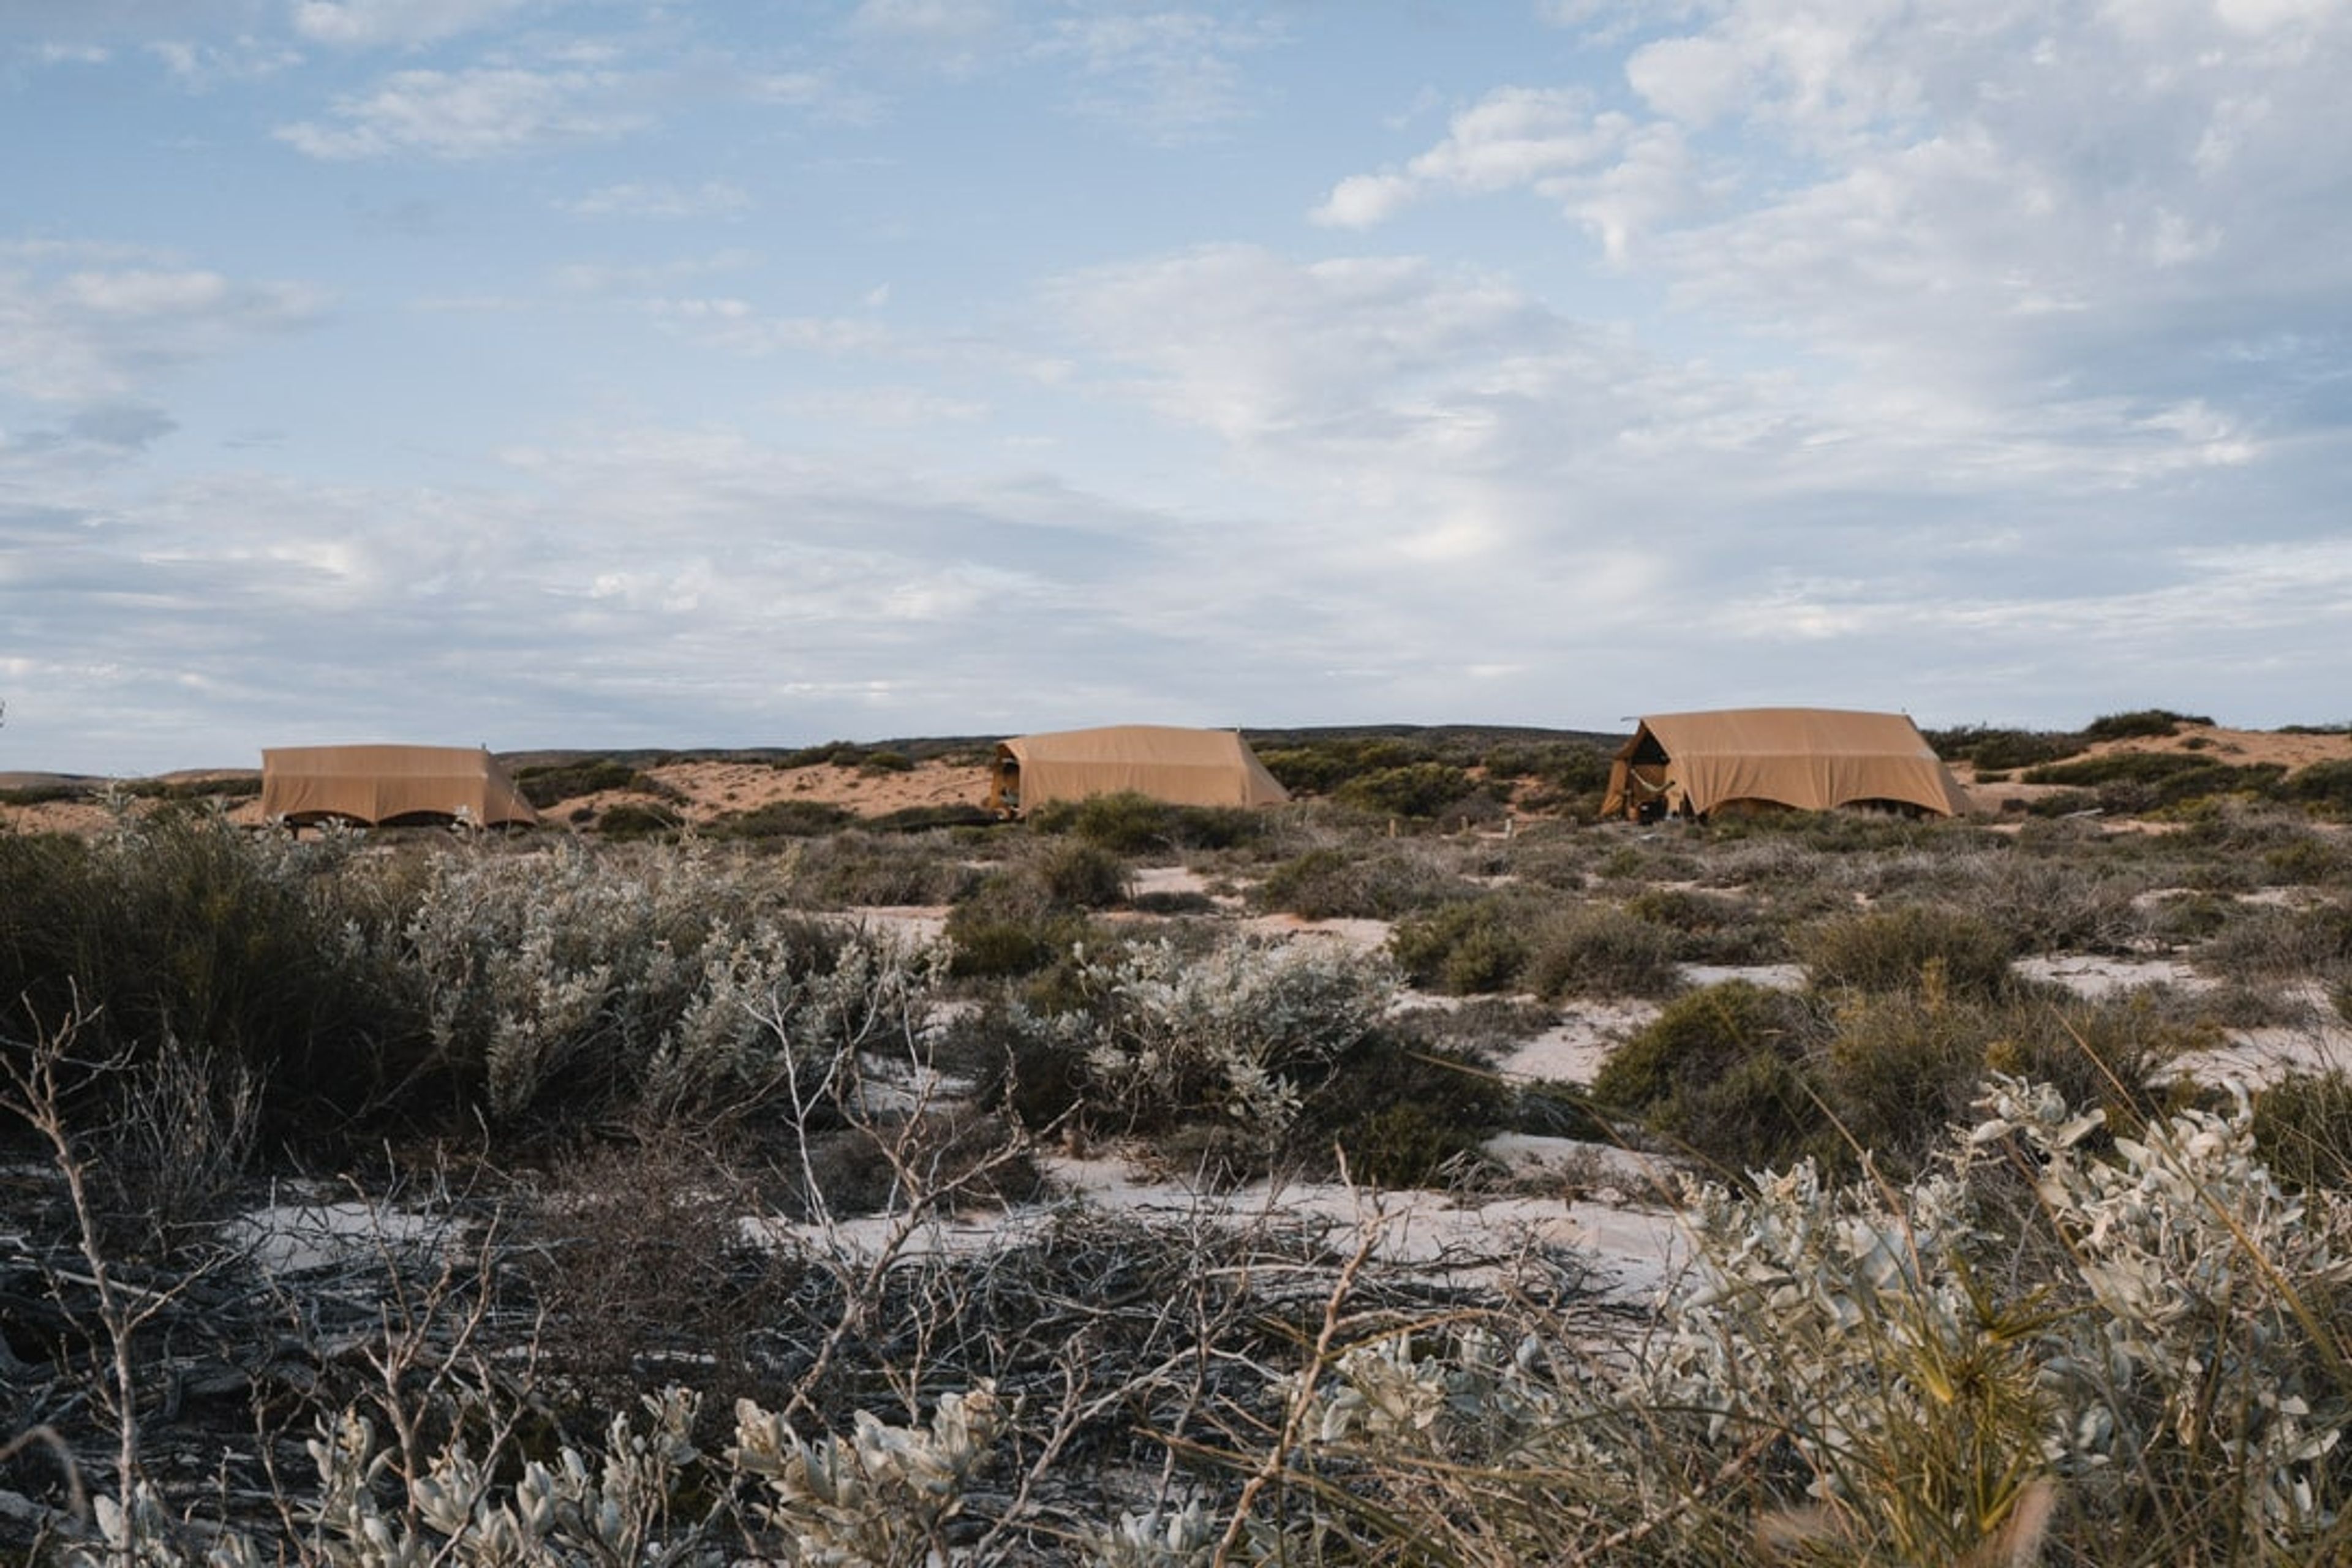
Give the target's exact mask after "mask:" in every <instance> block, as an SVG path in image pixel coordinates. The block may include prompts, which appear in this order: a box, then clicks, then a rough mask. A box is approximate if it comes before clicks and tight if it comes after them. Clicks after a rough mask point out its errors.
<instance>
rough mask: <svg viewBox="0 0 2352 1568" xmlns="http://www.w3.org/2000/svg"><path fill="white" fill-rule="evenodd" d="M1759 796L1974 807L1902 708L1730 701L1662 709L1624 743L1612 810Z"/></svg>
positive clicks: (1716, 804) (1941, 811)
mask: <svg viewBox="0 0 2352 1568" xmlns="http://www.w3.org/2000/svg"><path fill="white" fill-rule="evenodd" d="M1756 802H1761V803H1766V804H1770V805H1788V806H1795V807H1797V808H1798V809H1800V810H1804V811H1827V810H1829V809H1830V808H1831V807H1832V806H1839V805H1860V804H1864V803H1869V804H1875V805H1903V806H1916V808H1918V809H1919V810H1921V811H1927V812H1932V813H1934V814H1935V815H1937V816H1960V815H1961V814H1963V813H1964V812H1966V811H1967V810H1968V797H1967V796H1965V795H1962V794H1961V793H1960V786H1959V784H1958V783H1957V782H1955V781H1954V779H1953V777H1952V775H1951V772H1950V770H1948V768H1946V767H1945V766H1944V764H1943V763H1942V761H1941V760H1940V759H1938V758H1937V755H1936V752H1935V750H1934V748H1933V747H1931V746H1929V745H1928V744H1927V739H1926V737H1924V736H1922V735H1921V734H1920V733H1919V728H1918V726H1917V725H1916V724H1914V723H1912V722H1911V721H1910V719H1909V718H1907V717H1906V716H1905V715H1903V714H1901V713H1852V712H1845V711H1842V710H1837V709H1830V708H1731V709H1725V710H1721V711H1718V712H1713V713H1654V714H1652V715H1650V716H1649V717H1647V718H1645V719H1643V721H1642V727H1641V728H1640V729H1639V730H1637V731H1634V733H1633V739H1632V740H1631V741H1628V742H1625V744H1624V746H1623V747H1622V749H1620V750H1619V752H1617V757H1616V761H1615V762H1614V763H1612V766H1611V767H1610V770H1609V796H1608V799H1607V800H1606V801H1605V802H1603V803H1602V805H1601V815H1602V816H1617V815H1620V814H1622V815H1624V816H1663V815H1669V814H1671V815H1676V816H1706V815H1708V814H1709V813H1711V812H1715V811H1717V810H1719V809H1721V808H1723V807H1725V806H1727V805H1734V804H1748V803H1756Z"/></svg>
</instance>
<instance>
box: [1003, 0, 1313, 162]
mask: <svg viewBox="0 0 2352 1568" xmlns="http://www.w3.org/2000/svg"><path fill="white" fill-rule="evenodd" d="M1287 37H1288V34H1287V32H1286V30H1285V29H1284V28H1283V27H1282V26H1280V25H1279V24H1278V23H1276V22H1274V21H1272V20H1269V19H1262V18H1247V17H1230V16H1213V15H1211V14H1209V13H1206V12H1200V11H1176V10H1167V11H1150V10H1144V11H1086V12H1081V13H1080V14H1078V15H1076V16H1064V17H1060V18H1057V19H1056V20H1055V22H1054V23H1053V24H1052V26H1051V27H1050V29H1049V30H1048V32H1047V34H1046V36H1045V38H1044V39H1043V40H1042V41H1041V42H1039V43H1038V44H1037V46H1036V47H1035V52H1036V54H1037V55H1038V56H1039V57H1040V58H1046V59H1066V60H1068V61H1071V62H1072V63H1073V64H1075V65H1076V68H1077V71H1078V75H1079V78H1080V80H1081V82H1082V83H1085V84H1087V85H1086V86H1084V87H1082V88H1081V89H1080V91H1079V93H1078V96H1077V98H1076V108H1077V109H1078V110H1079V111H1080V112H1082V113H1085V114H1087V115H1089V116H1091V117H1093V118H1096V119H1100V120H1104V121H1110V122H1112V123H1116V124H1118V125H1123V126H1126V127H1128V128H1129V129H1130V130H1132V131H1134V132H1137V133H1138V134H1140V135H1142V136H1144V137H1146V138H1148V139H1150V140H1151V141H1154V142H1163V143H1170V144H1173V143H1178V142H1189V141H1194V140H1197V139H1199V138H1201V137H1203V136H1207V135H1212V134H1214V133H1215V132H1218V131H1219V130H1220V129H1222V128H1223V127H1225V126H1227V125H1230V124H1231V123H1233V122H1234V121H1238V120H1241V119H1244V118H1245V117H1246V116H1247V115H1248V114H1249V113H1250V106H1249V97H1248V93H1247V90H1246V89H1245V87H1244V80H1243V75H1242V68H1241V64H1242V61H1243V59H1244V58H1246V57H1247V56H1249V55H1252V54H1255V53H1256V52H1258V51H1260V50H1263V49H1267V48H1271V47H1276V46H1277V45H1279V44H1281V43H1284V42H1286V40H1287Z"/></svg>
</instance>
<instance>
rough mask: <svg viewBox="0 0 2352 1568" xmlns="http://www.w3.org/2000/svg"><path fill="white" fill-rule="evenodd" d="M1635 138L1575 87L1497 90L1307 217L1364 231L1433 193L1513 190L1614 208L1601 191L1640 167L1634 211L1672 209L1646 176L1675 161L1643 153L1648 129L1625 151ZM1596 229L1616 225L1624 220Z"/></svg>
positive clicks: (1625, 122)
mask: <svg viewBox="0 0 2352 1568" xmlns="http://www.w3.org/2000/svg"><path fill="white" fill-rule="evenodd" d="M1642 141H1643V137H1642V134H1641V133H1639V132H1637V128H1636V126H1635V124H1634V122H1633V121H1631V120H1629V119H1627V118H1626V117H1625V116H1624V115H1622V114H1619V113H1616V112H1613V111H1606V110H1598V109H1596V108H1595V107H1594V104H1593V101H1592V99H1591V95H1590V94H1589V93H1587V92H1585V91H1584V90H1583V89H1576V88H1561V89H1542V88H1525V87H1504V88H1497V89H1495V90H1494V91H1492V92H1490V93H1488V94H1487V95H1486V97H1485V98H1483V99H1481V100H1479V101H1478V102H1477V103H1475V104H1474V105H1472V106H1471V107H1470V108H1468V109H1466V110H1463V111H1462V112H1460V113H1458V114H1456V115H1454V118H1453V121H1452V122H1451V123H1450V124H1449V126H1448V127H1447V130H1446V134H1445V138H1444V141H1442V142H1438V144H1437V145H1436V146H1434V147H1433V148H1431V149H1430V150H1429V151H1428V152H1426V153H1422V154H1421V155H1420V156H1418V157H1416V158H1413V159H1412V160H1411V161H1410V162H1409V163H1406V164H1405V165H1404V166H1403V167H1402V169H1391V170H1386V171H1383V172H1381V173H1380V174H1353V175H1349V177H1348V178H1346V179H1344V180H1341V181H1340V182H1339V184H1336V185H1335V186H1333V187H1332V189H1331V193H1330V195H1328V196H1326V197H1325V198H1324V200H1323V202H1322V203H1321V204H1320V205H1318V206H1317V207H1316V208H1315V209H1314V211H1313V212H1312V213H1310V214H1309V215H1308V216H1310V217H1312V218H1313V219H1314V221H1316V222H1317V223H1320V224H1325V225H1328V226H1335V227H1341V228H1369V227H1370V226H1373V225H1375V224H1378V223H1381V222H1382V221H1384V220H1386V219H1387V218H1389V217H1391V216H1394V215H1395V214H1396V213H1397V212H1398V211H1399V210H1401V209H1402V207H1404V206H1405V205H1407V204H1408V203H1410V202H1412V201H1415V200H1418V199H1420V198H1421V197H1422V196H1423V195H1428V194H1431V193H1433V192H1448V193H1455V194H1471V195H1487V194H1492V193H1494V192H1496V191H1506V190H1512V189H1516V188H1520V187H1528V188H1532V189H1534V190H1535V191H1537V192H1538V193H1539V194H1541V195H1546V196H1548V197H1549V198H1551V199H1552V200H1553V201H1555V202H1558V203H1559V204H1560V205H1561V206H1562V207H1563V208H1581V207H1590V208H1592V210H1594V211H1595V212H1607V211H1615V210H1618V209H1619V208H1622V207H1623V206H1624V205H1625V204H1624V203H1623V201H1622V197H1621V199H1620V200H1619V201H1618V202H1616V203H1614V204H1605V203H1603V197H1604V195H1605V194H1606V192H1607V189H1608V188H1609V187H1610V186H1611V185H1612V183H1613V184H1616V185H1619V186H1622V185H1624V184H1626V183H1627V182H1626V181H1625V180H1624V179H1622V177H1621V173H1622V171H1625V170H1629V169H1634V168H1642V167H1644V166H1646V168H1647V170H1648V171H1649V172H1650V173H1651V174H1652V176H1653V177H1652V178H1650V179H1648V180H1646V181H1644V182H1643V184H1644V188H1645V189H1646V190H1647V191H1648V192H1649V193H1650V195H1649V197H1648V199H1646V200H1644V201H1643V203H1642V204H1641V205H1640V208H1639V210H1640V211H1641V213H1642V214H1643V216H1648V214H1649V213H1650V212H1651V211H1653V210H1656V209H1659V208H1664V210H1671V209H1672V207H1673V206H1674V205H1676V204H1677V202H1678V199H1679V198H1678V197H1676V196H1675V195H1673V193H1672V190H1671V187H1668V186H1662V185H1661V184H1659V182H1658V181H1657V180H1656V179H1655V177H1654V175H1655V174H1656V173H1657V172H1659V171H1661V170H1665V171H1671V172H1674V173H1676V174H1678V173H1679V165H1678V164H1675V163H1662V162H1660V161H1659V160H1656V159H1655V158H1654V156H1648V154H1652V153H1654V151H1655V148H1656V145H1657V139H1656V138H1655V137H1654V135H1653V136H1651V137H1649V139H1648V142H1647V144H1646V145H1641V146H1639V147H1638V148H1637V150H1636V151H1635V152H1633V153H1629V148H1636V147H1637V143H1641V142H1642ZM1619 159H1623V160H1624V162H1622V163H1618V162H1616V161H1617V160H1619ZM1644 159H1646V164H1645V163H1644V161H1643V160H1644ZM1612 164H1613V165H1614V166H1613V167H1612ZM1662 193H1663V194H1662ZM1606 226H1607V227H1610V228H1612V230H1617V229H1622V227H1623V222H1622V220H1620V221H1615V222H1612V223H1611V224H1609V225H1606Z"/></svg>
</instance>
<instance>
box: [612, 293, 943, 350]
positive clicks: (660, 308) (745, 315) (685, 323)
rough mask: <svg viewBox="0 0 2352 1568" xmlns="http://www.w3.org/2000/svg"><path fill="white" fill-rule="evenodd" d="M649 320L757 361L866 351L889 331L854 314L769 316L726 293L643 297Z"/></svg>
mask: <svg viewBox="0 0 2352 1568" xmlns="http://www.w3.org/2000/svg"><path fill="white" fill-rule="evenodd" d="M645 309H646V312H647V313H648V314H649V315H651V316H652V317H653V319H654V320H655V321H658V322H660V323H661V324H662V325H664V326H666V327H667V328H669V329H670V330H672V331H676V332H677V333H678V334H679V335H680V336H682V337H685V338H688V339H689V340H690V341H692V342H698V343H700V344H702V345H704V346H705V347H708V348H715V349H721V350H724V351H725V352H727V353H736V354H742V355H745V356H747V357H751V358H754V359H758V358H764V357H766V356H767V355H770V354H777V353H828V354H842V353H875V352H878V351H881V350H884V349H887V348H889V347H891V346H892V345H893V344H894V342H895V341H896V340H895V339H894V338H893V336H892V334H891V332H890V331H889V330H888V329H887V327H884V326H883V325H881V323H879V322H877V321H873V320H871V319H869V318H866V317H857V316H777V315H771V314H769V313H768V312H766V311H764V310H761V309H760V308H759V307H758V306H756V305H754V304H752V303H751V301H750V300H741V299H735V298H730V297H728V296H725V295H702V296H686V297H680V298H659V299H652V300H646V301H645Z"/></svg>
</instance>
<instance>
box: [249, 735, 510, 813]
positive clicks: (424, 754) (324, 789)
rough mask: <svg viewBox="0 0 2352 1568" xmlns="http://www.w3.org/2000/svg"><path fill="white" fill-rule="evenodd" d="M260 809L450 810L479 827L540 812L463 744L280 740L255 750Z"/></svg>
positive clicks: (491, 761) (487, 759)
mask: <svg viewBox="0 0 2352 1568" xmlns="http://www.w3.org/2000/svg"><path fill="white" fill-rule="evenodd" d="M261 813H262V815H263V816H267V817H271V818H278V817H283V818H285V819H286V820H288V821H289V822H317V821H322V820H325V819H327V818H330V817H339V818H342V819H344V820H347V821H351V822H360V823H366V824H369V825H374V824H377V823H383V822H390V821H393V820H394V819H396V818H400V817H405V816H433V817H452V818H454V817H456V816H459V815H460V814H461V813H462V814H463V815H465V816H467V817H469V818H471V819H472V820H473V821H474V822H476V823H478V824H480V825H481V826H485V827H489V826H501V825H504V824H508V823H524V824H533V823H536V822H538V821H539V813H538V812H536V811H534V810H532V809H531V805H530V802H529V801H527V800H525V799H524V798H523V797H522V795H521V792H520V791H519V790H517V789H516V788H515V786H514V782H513V781H512V780H511V779H509V778H508V777H507V774H506V770H505V769H503V768H501V767H499V764H498V761H497V759H495V758H493V757H492V756H491V755H490V754H489V752H486V751H481V750H476V749H468V748H466V747H463V746H282V747H278V748H277V749H275V750H272V751H265V752H262V753H261Z"/></svg>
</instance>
